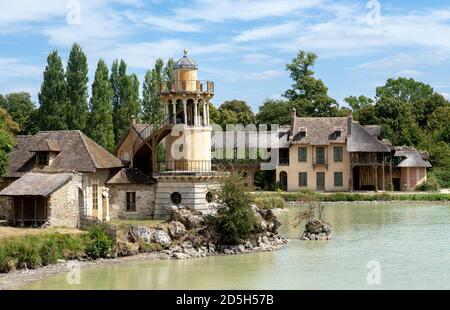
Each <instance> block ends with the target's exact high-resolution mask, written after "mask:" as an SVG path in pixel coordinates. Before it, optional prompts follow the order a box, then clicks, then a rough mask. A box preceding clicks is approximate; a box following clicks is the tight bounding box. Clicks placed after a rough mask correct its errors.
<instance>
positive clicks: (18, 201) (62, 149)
mask: <svg viewBox="0 0 450 310" xmlns="http://www.w3.org/2000/svg"><path fill="white" fill-rule="evenodd" d="M122 169H123V164H122V162H121V161H120V160H119V159H118V158H116V157H115V156H113V155H112V154H110V153H109V152H108V151H106V150H105V149H104V148H102V147H101V146H100V145H98V144H97V143H95V142H94V141H92V140H91V139H89V138H88V137H87V136H85V135H84V134H83V133H82V132H80V131H46V132H39V133H37V134H36V135H30V136H18V137H17V143H16V147H15V148H14V149H13V150H12V152H11V153H10V166H9V171H8V175H7V177H5V178H3V179H2V182H1V187H2V190H1V192H0V196H1V197H0V203H1V205H0V217H2V218H6V219H8V220H9V221H10V222H11V223H13V224H15V225H20V226H25V225H27V226H30V225H31V226H38V225H42V224H44V223H48V224H50V225H54V226H66V227H76V226H78V224H79V221H80V218H82V217H91V218H97V219H100V220H109V219H110V213H111V209H110V202H109V188H108V186H107V181H109V180H110V179H111V177H113V179H114V177H115V175H117V174H120V173H121V171H122ZM116 204H117V203H116ZM116 204H114V206H116ZM113 212H114V214H118V213H120V211H116V210H113Z"/></svg>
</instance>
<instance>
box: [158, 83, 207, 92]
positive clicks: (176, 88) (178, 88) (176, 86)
mask: <svg viewBox="0 0 450 310" xmlns="http://www.w3.org/2000/svg"><path fill="white" fill-rule="evenodd" d="M159 93H160V94H177V93H178V94H179V93H188V94H204V95H213V94H214V82H212V81H200V80H179V81H178V80H175V81H170V82H167V81H166V82H161V83H160V85H159Z"/></svg>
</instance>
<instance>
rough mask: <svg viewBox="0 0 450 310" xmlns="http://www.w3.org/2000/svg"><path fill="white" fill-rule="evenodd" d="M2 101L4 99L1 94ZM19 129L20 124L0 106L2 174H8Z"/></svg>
mask: <svg viewBox="0 0 450 310" xmlns="http://www.w3.org/2000/svg"><path fill="white" fill-rule="evenodd" d="M0 101H2V97H1V96H0ZM19 131H20V127H19V124H17V123H16V122H14V121H13V120H12V118H11V116H10V115H9V114H8V112H7V111H6V110H5V109H3V108H0V176H5V175H6V174H7V170H8V165H9V157H8V154H9V152H10V151H11V150H12V148H13V147H14V135H15V134H17V133H18V132H19Z"/></svg>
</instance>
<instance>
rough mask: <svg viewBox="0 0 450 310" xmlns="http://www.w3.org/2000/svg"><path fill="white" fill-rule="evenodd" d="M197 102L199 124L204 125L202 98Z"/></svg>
mask: <svg viewBox="0 0 450 310" xmlns="http://www.w3.org/2000/svg"><path fill="white" fill-rule="evenodd" d="M197 103H198V117H199V118H200V121H199V124H200V125H203V126H204V125H206V124H205V109H204V108H203V100H202V99H200V100H199V101H198V102H197Z"/></svg>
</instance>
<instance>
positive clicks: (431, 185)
mask: <svg viewBox="0 0 450 310" xmlns="http://www.w3.org/2000/svg"><path fill="white" fill-rule="evenodd" d="M415 190H416V191H419V192H436V191H438V190H439V182H438V181H437V180H436V179H435V178H428V179H427V180H426V181H425V182H423V183H422V184H420V185H417V186H416V188H415Z"/></svg>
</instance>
